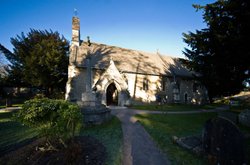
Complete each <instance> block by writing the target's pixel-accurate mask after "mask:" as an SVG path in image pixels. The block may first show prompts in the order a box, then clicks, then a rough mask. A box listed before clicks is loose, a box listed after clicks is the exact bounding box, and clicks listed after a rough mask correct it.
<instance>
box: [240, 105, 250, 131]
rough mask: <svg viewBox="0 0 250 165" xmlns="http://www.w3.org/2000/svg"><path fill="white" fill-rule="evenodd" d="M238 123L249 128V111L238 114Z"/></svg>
mask: <svg viewBox="0 0 250 165" xmlns="http://www.w3.org/2000/svg"><path fill="white" fill-rule="evenodd" d="M239 123H240V124H242V125H245V126H248V127H250V109H246V110H244V111H242V112H241V113H240V114H239Z"/></svg>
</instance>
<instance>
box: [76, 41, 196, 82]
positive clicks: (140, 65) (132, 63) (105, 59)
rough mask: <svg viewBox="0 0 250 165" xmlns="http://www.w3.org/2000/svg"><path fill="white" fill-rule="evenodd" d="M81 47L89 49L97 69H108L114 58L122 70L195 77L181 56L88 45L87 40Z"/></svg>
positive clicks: (82, 65) (83, 65)
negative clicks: (182, 62) (182, 61)
mask: <svg viewBox="0 0 250 165" xmlns="http://www.w3.org/2000/svg"><path fill="white" fill-rule="evenodd" d="M80 49H82V50H83V49H85V50H86V49H88V50H89V52H90V53H88V54H89V55H91V57H92V58H91V66H92V67H94V68H97V69H106V68H107V67H108V66H109V62H110V59H112V60H113V61H114V63H115V65H116V67H117V68H118V70H119V71H120V72H132V73H140V74H152V75H166V76H173V75H175V76H182V77H193V73H192V72H191V71H189V70H188V69H187V68H186V67H185V66H184V65H183V64H181V62H180V58H174V57H169V56H164V55H160V54H159V53H156V54H154V53H147V52H143V51H137V50H131V49H125V48H120V47H116V46H109V45H104V44H97V43H92V44H91V46H90V47H88V46H87V43H86V42H82V44H81V46H80ZM85 55H86V53H85ZM80 65H81V67H86V66H87V63H86V61H85V60H84V61H82V62H81V64H80Z"/></svg>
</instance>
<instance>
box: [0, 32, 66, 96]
mask: <svg viewBox="0 0 250 165" xmlns="http://www.w3.org/2000/svg"><path fill="white" fill-rule="evenodd" d="M11 43H12V45H13V47H14V49H13V53H12V52H10V51H9V50H8V49H6V48H5V47H4V46H2V45H0V51H1V52H2V53H4V54H5V56H6V57H7V59H8V60H9V61H10V63H11V64H10V67H11V70H10V75H9V80H10V81H13V82H14V84H16V85H17V84H18V83H19V84H28V85H31V86H35V87H41V88H43V89H45V90H46V91H47V94H51V92H52V91H53V89H64V88H65V83H66V81H67V66H68V50H69V42H68V41H66V39H65V38H64V37H63V36H62V37H61V36H60V34H59V33H58V32H53V31H51V30H50V31H47V30H45V31H42V30H34V29H31V30H30V32H28V33H27V35H24V33H21V35H20V36H19V35H18V36H17V37H15V38H11Z"/></svg>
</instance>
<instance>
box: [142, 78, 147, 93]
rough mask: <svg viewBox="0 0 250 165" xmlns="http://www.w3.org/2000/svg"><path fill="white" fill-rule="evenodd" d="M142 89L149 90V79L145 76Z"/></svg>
mask: <svg viewBox="0 0 250 165" xmlns="http://www.w3.org/2000/svg"><path fill="white" fill-rule="evenodd" d="M142 89H143V90H144V91H147V90H148V79H147V78H144V79H143V84H142Z"/></svg>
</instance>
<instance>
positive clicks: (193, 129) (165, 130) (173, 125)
mask: <svg viewBox="0 0 250 165" xmlns="http://www.w3.org/2000/svg"><path fill="white" fill-rule="evenodd" d="M214 116H216V113H206V114H204V113H203V114H183V115H152V114H144V115H136V118H137V119H139V121H140V123H142V125H143V126H144V128H145V129H146V130H147V131H148V133H149V134H150V135H151V137H152V138H153V139H154V141H156V143H157V144H158V146H159V147H160V148H161V149H162V150H163V152H165V153H167V155H168V156H169V159H170V161H171V162H172V164H178V165H179V164H192V165H200V164H206V161H205V160H203V159H202V158H200V157H198V156H195V155H194V154H191V152H189V151H187V150H184V149H182V148H180V147H179V146H177V145H176V144H173V142H172V136H177V137H182V136H188V135H196V134H200V133H201V129H202V126H203V124H204V122H205V121H206V120H207V119H209V118H211V117H214Z"/></svg>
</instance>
